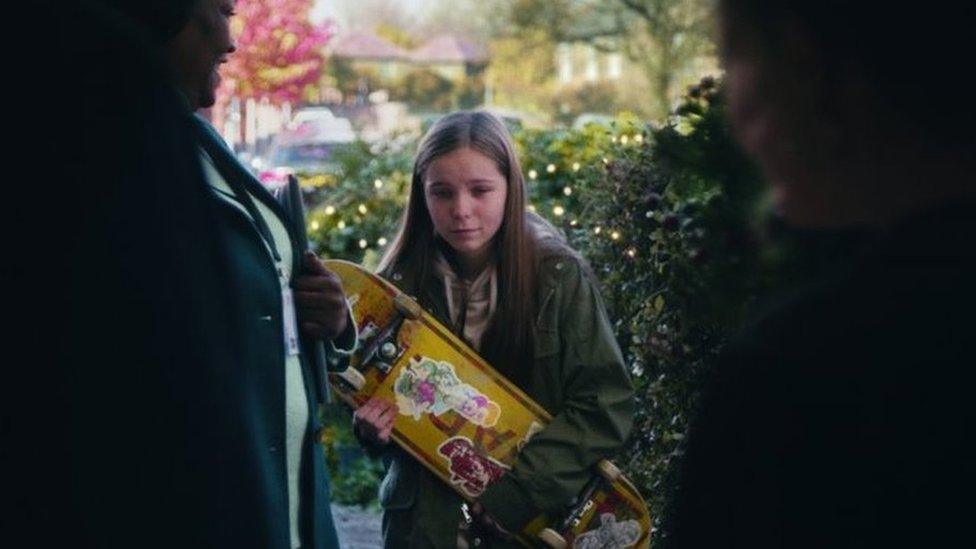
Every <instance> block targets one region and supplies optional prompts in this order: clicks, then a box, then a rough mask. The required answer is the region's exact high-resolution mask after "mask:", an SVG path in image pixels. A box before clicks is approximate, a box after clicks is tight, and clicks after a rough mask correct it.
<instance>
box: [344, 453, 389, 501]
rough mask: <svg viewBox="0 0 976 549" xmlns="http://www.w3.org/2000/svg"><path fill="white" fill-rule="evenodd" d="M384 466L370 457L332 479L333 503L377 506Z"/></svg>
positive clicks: (361, 459) (360, 460)
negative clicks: (377, 495)
mask: <svg viewBox="0 0 976 549" xmlns="http://www.w3.org/2000/svg"><path fill="white" fill-rule="evenodd" d="M382 478H383V465H382V464H381V463H380V462H379V461H378V460H374V459H371V458H368V457H363V458H360V459H358V460H356V461H355V462H354V463H353V464H352V466H351V467H349V469H348V470H346V471H341V472H339V473H338V474H336V475H334V476H333V477H332V501H333V503H340V504H343V505H362V506H375V505H376V501H377V500H376V494H377V490H378V489H379V483H380V479H382Z"/></svg>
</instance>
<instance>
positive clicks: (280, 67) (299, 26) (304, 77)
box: [216, 0, 334, 140]
mask: <svg viewBox="0 0 976 549" xmlns="http://www.w3.org/2000/svg"><path fill="white" fill-rule="evenodd" d="M311 8H312V0H237V8H236V11H237V15H236V16H235V18H234V20H233V21H232V22H231V32H232V33H233V35H234V39H235V43H236V44H237V51H236V52H235V53H234V54H232V55H231V56H230V60H229V61H228V62H227V63H226V64H225V65H224V66H223V67H222V68H221V76H222V78H223V79H222V81H221V84H220V87H219V88H218V89H217V105H216V110H217V112H218V113H219V112H223V111H224V109H225V108H226V106H227V103H228V102H229V100H230V98H231V97H237V98H238V99H240V100H241V105H242V108H241V115H242V119H243V116H244V115H245V114H246V113H245V112H244V108H243V105H245V104H246V100H247V99H256V100H264V99H267V100H268V101H270V102H271V103H272V104H275V105H281V104H283V103H286V102H288V103H295V102H297V101H299V100H300V99H301V98H302V95H303V92H304V91H305V88H306V87H307V86H309V85H310V84H314V83H316V82H317V81H318V80H319V77H320V76H321V74H322V67H323V65H324V59H323V55H322V47H323V46H324V45H325V44H326V43H327V42H328V41H329V39H330V38H331V37H332V36H333V34H334V26H333V24H332V22H330V21H327V22H325V23H323V24H320V25H313V24H312V23H311V21H310V20H309V17H308V16H309V12H310V10H311ZM245 126H246V125H245V124H241V139H242V140H243V139H244V137H245V135H244V131H245V129H244V128H245Z"/></svg>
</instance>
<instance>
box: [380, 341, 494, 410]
mask: <svg viewBox="0 0 976 549" xmlns="http://www.w3.org/2000/svg"><path fill="white" fill-rule="evenodd" d="M393 392H394V394H396V400H397V406H399V408H400V413H401V414H403V415H408V416H413V418H414V419H417V420H419V419H420V417H421V416H422V415H424V414H432V415H434V416H440V415H442V414H444V413H446V412H448V411H451V410H453V411H454V412H456V413H457V414H458V415H460V416H462V417H464V418H465V419H467V420H468V421H470V422H471V423H474V424H475V425H479V426H481V427H493V426H494V425H495V424H496V423H497V422H498V416H499V415H500V414H501V408H499V406H498V404H496V403H494V402H492V401H491V400H488V397H486V396H485V395H483V394H481V393H480V392H478V391H477V390H475V389H474V388H473V387H471V386H470V385H468V384H466V383H462V382H461V380H460V378H458V376H457V374H456V373H455V371H454V366H453V365H451V364H450V363H447V362H439V361H436V360H432V359H429V358H426V357H421V358H420V359H411V360H410V364H409V365H408V366H407V367H405V368H404V369H403V371H402V372H401V373H400V377H398V378H397V380H396V383H394V385H393Z"/></svg>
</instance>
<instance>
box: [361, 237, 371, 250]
mask: <svg viewBox="0 0 976 549" xmlns="http://www.w3.org/2000/svg"><path fill="white" fill-rule="evenodd" d="M366 246H369V242H366V239H365V238H363V239H361V240H360V241H359V247H360V248H363V249H364V250H365V249H366Z"/></svg>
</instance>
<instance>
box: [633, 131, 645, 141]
mask: <svg viewBox="0 0 976 549" xmlns="http://www.w3.org/2000/svg"><path fill="white" fill-rule="evenodd" d="M634 141H636V142H638V143H643V142H644V134H640V133H639V134H637V135H635V136H634Z"/></svg>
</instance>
